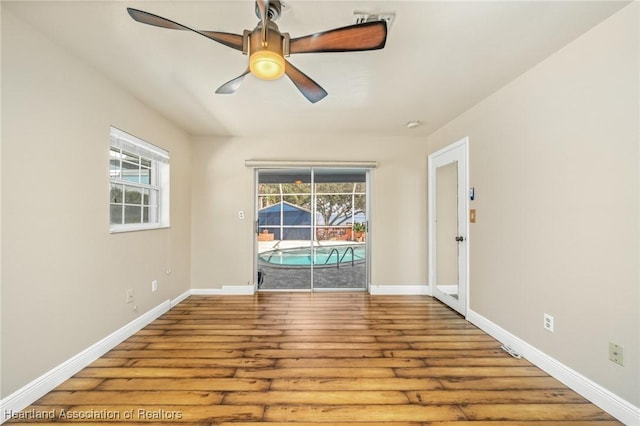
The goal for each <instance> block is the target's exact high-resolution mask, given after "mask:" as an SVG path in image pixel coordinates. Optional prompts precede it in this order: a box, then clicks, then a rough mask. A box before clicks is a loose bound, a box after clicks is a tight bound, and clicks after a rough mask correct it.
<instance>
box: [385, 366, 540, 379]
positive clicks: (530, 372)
mask: <svg viewBox="0 0 640 426" xmlns="http://www.w3.org/2000/svg"><path fill="white" fill-rule="evenodd" d="M395 372H396V374H397V375H398V377H464V378H469V377H535V376H547V373H545V372H544V371H542V370H540V369H539V368H537V367H422V368H396V369H395Z"/></svg>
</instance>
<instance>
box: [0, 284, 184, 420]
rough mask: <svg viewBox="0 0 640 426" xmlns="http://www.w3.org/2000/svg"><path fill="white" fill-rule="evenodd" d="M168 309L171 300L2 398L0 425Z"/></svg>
mask: <svg viewBox="0 0 640 426" xmlns="http://www.w3.org/2000/svg"><path fill="white" fill-rule="evenodd" d="M188 293H189V292H186V296H184V294H183V295H181V296H179V297H183V296H184V297H183V299H181V300H184V298H185V297H187V296H189V294H188ZM171 306H173V303H172V301H171V300H167V301H165V302H162V303H161V304H160V305H158V306H156V307H155V308H153V309H151V310H150V311H148V312H146V313H144V314H142V315H140V316H139V317H138V318H136V319H134V320H133V321H131V322H130V323H128V324H126V325H125V326H123V327H122V328H120V329H119V330H116V331H114V332H113V333H111V334H110V335H108V336H107V337H105V338H104V339H102V340H100V341H99V342H97V343H95V344H94V345H92V346H90V347H89V348H87V349H85V350H83V351H82V352H80V353H79V354H77V355H75V356H73V357H71V358H69V359H68V360H66V361H64V362H63V363H62V364H60V365H58V366H57V367H55V368H53V369H52V370H49V371H48V372H46V373H45V374H43V375H42V376H40V377H38V378H37V379H35V380H33V381H31V382H30V383H28V384H26V385H25V386H23V387H22V388H20V389H18V390H17V391H15V392H14V393H12V394H11V395H9V396H7V397H6V398H3V399H2V400H1V401H0V424H2V423H4V422H5V421H7V420H9V418H10V414H9V413H17V412H18V411H21V410H24V409H25V408H26V407H28V406H29V405H31V404H33V403H34V402H35V401H37V400H38V399H39V398H41V397H43V396H44V395H46V394H47V393H48V392H50V391H52V390H53V389H55V388H56V387H57V386H59V385H60V384H62V382H64V381H65V380H67V379H69V378H70V377H72V376H73V375H74V374H76V373H78V372H79V371H80V370H82V369H83V368H85V367H86V366H88V365H89V364H91V363H92V362H94V361H95V360H97V359H98V358H100V357H101V356H102V355H104V354H106V353H107V352H109V351H110V350H111V349H113V348H114V347H115V346H117V345H118V344H120V343H122V342H123V341H124V340H126V339H127V338H129V337H130V336H132V335H133V334H135V333H137V332H138V331H139V330H141V329H142V328H144V327H145V326H146V325H147V324H149V323H150V322H151V321H153V320H155V319H156V318H158V317H159V316H160V315H162V314H164V313H165V312H167V311H168V310H169V309H170V308H171Z"/></svg>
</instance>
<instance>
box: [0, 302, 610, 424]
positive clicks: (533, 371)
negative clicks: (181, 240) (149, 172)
mask: <svg viewBox="0 0 640 426" xmlns="http://www.w3.org/2000/svg"><path fill="white" fill-rule="evenodd" d="M27 410H49V412H54V413H57V417H55V418H54V419H53V420H51V421H40V420H38V419H36V418H31V419H26V420H25V421H22V422H21V421H17V420H16V419H12V420H9V422H8V423H20V424H32V425H42V424H50V423H52V422H58V423H71V421H70V419H68V418H64V417H63V416H60V412H61V411H62V410H66V411H67V412H69V410H71V411H76V412H87V413H90V412H92V410H93V411H94V412H101V411H100V410H111V411H113V412H117V413H121V415H122V416H124V413H132V414H131V416H132V417H131V418H128V419H125V418H121V419H118V421H117V422H113V421H103V420H102V419H101V418H93V419H91V420H92V421H85V420H81V419H80V420H79V421H73V424H76V425H78V424H80V425H82V424H84V425H89V424H91V425H92V426H96V425H101V424H104V425H106V424H109V425H113V424H118V425H125V426H126V425H130V426H133V425H140V424H145V425H149V426H169V425H172V426H177V425H179V426H182V425H186V426H205V425H206V426H213V425H217V426H219V425H227V426H228V425H231V424H233V425H236V426H249V425H252V426H257V425H265V426H267V425H268V426H285V425H287V426H313V425H331V426H346V425H351V424H354V425H358V426H386V425H389V426H453V425H454V424H455V425H456V426H472V425H473V426H501V425H515V426H518V425H519V426H552V425H554V426H555V425H558V426H562V425H564V426H613V425H619V424H620V423H619V422H617V421H616V420H615V419H613V418H612V417H611V416H609V415H608V414H607V413H605V412H603V411H602V410H600V409H599V408H597V407H596V406H595V405H593V404H591V403H589V402H588V401H586V400H585V399H584V398H582V397H581V396H579V395H578V394H577V393H575V392H573V391H571V390H570V389H568V388H567V387H566V386H564V385H563V384H562V383H560V382H559V381H558V380H556V379H554V378H552V377H550V376H548V375H547V374H546V373H545V372H543V371H542V370H540V369H538V368H536V367H535V366H533V365H532V364H531V363H530V362H528V361H526V360H524V359H515V358H513V357H511V356H510V355H508V354H507V353H506V352H505V351H503V350H502V349H501V348H500V343H499V342H497V341H496V340H495V339H493V338H492V337H491V336H488V335H487V334H485V333H484V332H482V331H481V330H480V329H478V328H477V327H475V326H474V325H472V324H470V323H469V322H467V321H466V320H464V318H462V317H461V316H460V315H459V314H458V313H457V312H455V311H453V310H451V309H449V308H448V307H447V306H445V305H443V304H442V303H440V302H438V301H437V300H435V299H433V298H431V297H427V296H371V295H368V294H366V293H364V292H356V293H258V294H256V295H253V296H190V297H189V298H187V299H185V300H184V301H182V302H181V303H180V304H179V305H177V306H176V307H174V308H172V309H171V310H170V311H169V312H167V313H165V314H164V315H163V316H162V317H160V318H159V319H157V320H155V321H153V322H152V323H151V324H149V325H148V326H146V327H145V328H144V329H142V330H140V332H138V333H136V334H135V335H134V336H132V337H131V338H129V339H127V340H126V341H124V342H122V343H121V344H119V345H118V346H117V347H116V348H114V349H113V350H111V351H109V352H108V353H107V354H105V355H104V356H103V357H101V358H100V359H98V360H96V361H95V362H93V363H92V364H91V365H90V366H88V367H87V368H85V369H83V370H82V371H80V372H79V373H78V374H76V376H74V377H73V378H71V379H69V380H67V381H66V382H65V383H63V384H61V385H60V386H58V387H57V388H56V389H55V390H54V391H52V392H50V393H48V394H47V395H45V396H44V397H42V398H41V399H40V400H38V401H37V402H36V404H34V405H32V406H30V407H28V408H27ZM27 410H25V412H29V411H27ZM139 410H141V411H139ZM163 413H164V414H163ZM167 413H180V418H179V419H177V418H175V417H174V418H172V419H168V418H167ZM169 415H170V414H169ZM174 415H175V414H174ZM154 416H155V417H154Z"/></svg>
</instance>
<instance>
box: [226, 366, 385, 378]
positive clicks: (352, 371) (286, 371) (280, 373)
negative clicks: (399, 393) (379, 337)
mask: <svg viewBox="0 0 640 426" xmlns="http://www.w3.org/2000/svg"><path fill="white" fill-rule="evenodd" d="M235 377H253V378H258V379H281V378H285V377H298V378H300V377H327V378H337V377H355V378H359V377H395V374H394V372H393V369H391V368H373V367H368V368H337V367H330V368H317V367H311V368H252V369H246V368H239V369H238V370H237V371H236V376H235Z"/></svg>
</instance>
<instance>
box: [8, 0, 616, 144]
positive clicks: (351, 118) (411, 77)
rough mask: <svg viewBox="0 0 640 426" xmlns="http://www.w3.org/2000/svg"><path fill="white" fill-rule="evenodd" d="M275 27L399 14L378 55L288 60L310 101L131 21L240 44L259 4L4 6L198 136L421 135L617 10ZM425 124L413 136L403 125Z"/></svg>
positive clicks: (475, 12) (336, 7)
mask: <svg viewBox="0 0 640 426" xmlns="http://www.w3.org/2000/svg"><path fill="white" fill-rule="evenodd" d="M285 2H286V3H285V11H284V12H283V15H282V16H281V18H280V19H279V20H278V21H277V23H278V26H279V27H280V30H281V31H282V32H289V33H290V34H291V37H292V38H294V37H299V36H302V35H306V34H309V33H315V32H318V31H323V30H327V29H332V28H336V27H341V26H345V25H350V24H352V23H353V13H354V11H365V12H372V13H386V12H393V13H395V14H396V17H395V21H394V22H393V24H392V26H391V28H390V30H389V34H388V38H387V45H386V47H385V48H384V49H383V50H378V51H372V52H355V53H317V54H300V55H293V56H291V58H289V60H290V62H291V63H292V64H293V65H295V66H296V67H298V68H299V69H301V70H302V71H303V72H305V73H306V74H307V75H309V76H310V77H311V78H312V79H314V80H315V81H317V82H318V83H319V84H320V85H321V86H323V87H324V88H325V89H326V90H327V92H329V95H328V96H327V97H326V98H325V99H323V100H321V101H320V102H318V103H317V104H311V103H309V102H308V101H307V100H306V99H305V98H304V97H303V96H302V95H301V94H300V93H299V92H298V90H297V89H296V88H295V86H293V84H292V83H291V82H290V81H289V80H288V79H287V78H286V77H284V78H282V79H280V80H277V81H274V82H267V81H262V80H258V79H256V78H255V77H253V76H251V75H249V76H247V78H245V80H244V83H243V84H242V86H241V87H240V89H238V91H237V92H236V93H235V94H233V95H217V94H215V93H214V92H215V90H216V88H217V87H218V86H220V85H221V84H222V83H224V82H226V81H228V80H230V79H232V78H234V77H236V76H237V75H239V74H240V73H241V72H242V71H244V69H245V68H246V66H247V57H246V56H243V55H242V54H241V53H240V52H238V51H235V50H233V49H230V48H228V47H226V46H223V45H221V44H218V43H216V42H214V41H211V40H209V39H207V38H204V37H202V36H199V35H198V34H195V33H191V32H183V31H175V30H168V29H162V28H156V27H151V26H148V25H143V24H140V23H137V22H135V21H133V20H132V19H131V18H130V17H129V15H128V14H127V12H126V8H127V7H135V8H138V9H142V10H145V11H148V12H151V13H154V14H157V15H160V16H163V17H165V18H168V19H171V20H174V21H177V22H179V23H181V24H184V25H187V26H190V27H192V28H197V29H200V30H215V31H224V32H231V33H237V34H242V31H243V30H244V29H253V28H254V26H255V24H256V23H257V18H256V16H255V13H254V3H253V2H251V1H245V0H235V1H113V0H111V1H68V2H62V1H50V0H49V1H43V2H39V1H16V2H10V1H2V7H3V9H8V10H10V11H11V12H12V13H14V14H15V15H16V16H18V17H19V18H21V19H23V20H24V21H26V22H28V23H29V24H31V25H33V26H34V27H36V28H38V29H39V30H41V31H42V32H43V33H44V34H46V35H47V36H48V37H49V38H50V39H52V40H54V41H55V42H56V43H59V44H60V45H62V46H64V47H65V48H67V49H68V50H69V51H70V52H72V53H73V54H74V55H76V56H78V57H80V58H82V59H83V60H85V61H86V62H88V63H89V64H91V66H93V67H95V68H97V69H99V70H100V71H101V72H103V73H104V74H105V75H106V76H108V77H109V78H110V79H112V80H113V81H115V82H116V83H117V84H118V85H119V86H121V87H123V88H124V89H125V90H127V91H129V92H130V93H132V94H133V95H134V96H135V97H137V98H139V99H141V100H142V101H143V102H145V103H146V104H147V105H149V106H151V107H152V108H154V109H156V110H157V111H159V112H160V113H161V114H163V115H164V116H166V117H167V118H169V119H170V120H172V121H173V122H175V123H176V124H178V125H179V126H181V127H182V128H184V129H185V130H186V131H187V132H189V133H190V134H193V135H230V136H251V135H260V134H270V135H278V134H312V133H313V134H319V133H321V134H330V133H333V134H352V133H359V134H375V135H425V134H428V133H430V132H432V131H433V130H435V129H437V128H438V127H440V126H442V125H443V124H445V123H446V122H448V121H449V120H451V119H453V118H455V117H456V116H457V115H459V114H460V113H462V112H464V111H465V110H467V109H469V108H470V107H472V106H473V105H474V104H476V103H477V102H478V101H480V100H482V99H484V98H485V97H487V96H488V95H490V94H491V93H493V92H494V91H496V90H497V89H499V88H500V87H502V86H504V85H505V84H507V83H509V82H510V81H511V80H513V79H514V78H516V77H517V76H518V75H520V74H522V73H523V72H525V71H527V70H528V69H530V68H531V67H532V66H534V65H535V64H537V63H539V62H540V61H542V60H543V59H544V58H546V57H548V56H549V55H550V54H552V53H553V52H555V51H557V50H558V49H560V48H562V47H563V46H564V45H566V44H567V43H569V42H570V41H572V40H574V39H575V38H576V37H578V36H579V35H581V34H583V33H584V32H585V31H587V30H588V29H589V28H591V27H593V26H594V25H596V24H597V23H599V22H601V21H602V20H604V19H605V18H607V17H608V16H610V15H611V14H613V13H614V12H615V11H617V10H619V9H620V8H622V7H623V6H624V5H625V4H626V3H627V2H616V1H585V2H579V1H544V2H543V1H494V2H484V1H470V2H461V1H438V2H436V1H415V0H414V1H349V0H340V1H324V0H322V1H320V0H318V1H304V0H285ZM411 120H420V121H422V122H423V123H424V124H423V125H422V126H420V127H418V128H416V129H413V130H408V129H407V128H406V127H405V123H407V122H408V121H411Z"/></svg>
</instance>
